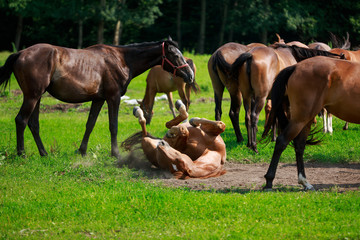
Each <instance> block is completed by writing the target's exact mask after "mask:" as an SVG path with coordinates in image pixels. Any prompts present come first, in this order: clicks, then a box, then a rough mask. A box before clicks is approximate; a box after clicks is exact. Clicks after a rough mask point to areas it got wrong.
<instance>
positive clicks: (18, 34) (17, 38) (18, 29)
mask: <svg viewBox="0 0 360 240" xmlns="http://www.w3.org/2000/svg"><path fill="white" fill-rule="evenodd" d="M22 30H23V16H21V15H20V16H19V17H18V23H17V26H16V35H15V48H16V49H15V50H16V51H18V50H19V47H20V40H21V33H22Z"/></svg>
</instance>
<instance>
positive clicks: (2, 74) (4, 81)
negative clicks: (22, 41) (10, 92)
mask: <svg viewBox="0 0 360 240" xmlns="http://www.w3.org/2000/svg"><path fill="white" fill-rule="evenodd" d="M19 56H20V53H13V54H11V55H10V56H9V57H8V58H7V59H6V62H5V64H4V66H2V67H0V86H1V85H3V90H5V88H6V86H7V85H8V83H9V81H10V77H11V74H12V72H13V71H14V68H13V66H14V63H15V62H16V60H17V59H18V58H19Z"/></svg>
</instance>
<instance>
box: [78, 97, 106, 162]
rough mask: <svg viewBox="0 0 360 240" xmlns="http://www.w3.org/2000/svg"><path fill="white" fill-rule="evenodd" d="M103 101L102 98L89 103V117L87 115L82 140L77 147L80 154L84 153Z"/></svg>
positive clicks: (83, 154)
mask: <svg viewBox="0 0 360 240" xmlns="http://www.w3.org/2000/svg"><path fill="white" fill-rule="evenodd" d="M104 102H105V101H104V100H101V101H93V102H92V103H91V108H90V113H89V117H88V120H87V123H86V130H85V134H84V137H83V140H82V142H81V145H80V148H79V152H80V153H81V155H82V156H85V155H86V151H87V145H88V142H89V137H90V134H91V132H92V130H93V129H94V126H95V123H96V120H97V118H98V116H99V112H100V110H101V107H102V106H103V105H104Z"/></svg>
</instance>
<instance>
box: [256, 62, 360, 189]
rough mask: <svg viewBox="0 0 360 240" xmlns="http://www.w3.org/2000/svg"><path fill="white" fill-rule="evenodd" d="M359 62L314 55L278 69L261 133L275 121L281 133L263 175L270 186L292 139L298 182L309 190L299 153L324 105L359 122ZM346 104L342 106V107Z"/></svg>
mask: <svg viewBox="0 0 360 240" xmlns="http://www.w3.org/2000/svg"><path fill="white" fill-rule="evenodd" d="M359 76H360V63H357V62H351V61H346V60H341V59H334V58H329V57H323V56H321V57H314V58H310V59H308V60H304V61H302V62H300V63H298V64H296V65H293V66H290V67H287V68H285V69H284V70H282V71H281V72H280V73H279V74H278V76H277V77H276V79H275V82H274V85H273V88H272V93H271V100H272V105H273V106H272V109H271V112H270V116H269V121H268V124H267V125H266V126H265V131H264V134H263V137H265V136H267V135H270V134H269V133H270V129H271V126H273V125H275V124H276V122H278V125H279V128H280V132H281V134H280V135H279V136H278V138H277V139H276V144H275V148H274V153H273V156H272V159H271V163H270V166H269V169H268V171H267V173H266V175H265V179H266V186H265V187H264V188H265V189H271V188H272V186H273V180H274V178H275V174H276V168H277V165H278V163H279V159H280V156H281V154H282V152H283V151H284V150H285V148H286V147H287V145H288V144H289V143H290V141H293V144H294V148H295V153H296V163H297V169H298V180H299V184H302V185H303V186H304V188H305V190H313V189H314V188H313V186H312V185H311V184H309V182H308V181H307V180H306V175H305V169H304V161H303V155H304V150H305V145H306V144H316V143H317V142H318V141H317V140H316V139H314V136H313V132H311V131H310V130H311V125H312V123H313V119H314V117H315V116H316V115H317V114H318V113H319V112H320V111H321V109H323V108H325V109H327V110H328V111H329V112H331V113H332V114H333V115H334V116H336V117H338V118H340V119H342V120H344V121H348V122H352V123H358V124H359V123H360V84H359V83H360V79H359ZM344 106H346V107H344Z"/></svg>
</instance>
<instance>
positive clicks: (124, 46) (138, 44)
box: [109, 40, 179, 48]
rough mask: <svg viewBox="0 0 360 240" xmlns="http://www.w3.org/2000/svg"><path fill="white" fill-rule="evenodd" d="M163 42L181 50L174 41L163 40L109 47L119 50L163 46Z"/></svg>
mask: <svg viewBox="0 0 360 240" xmlns="http://www.w3.org/2000/svg"><path fill="white" fill-rule="evenodd" d="M163 42H166V43H168V44H169V45H173V46H175V47H176V48H179V44H178V43H177V42H176V41H173V40H163V41H154V42H142V43H131V44H127V45H111V44H110V45H109V46H112V47H119V48H133V47H150V46H153V45H158V44H162V43H163Z"/></svg>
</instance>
